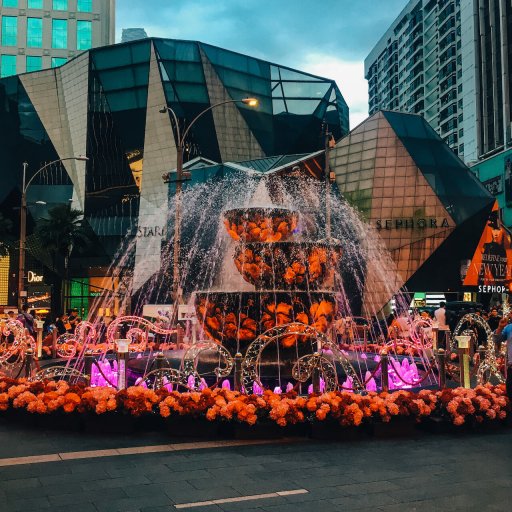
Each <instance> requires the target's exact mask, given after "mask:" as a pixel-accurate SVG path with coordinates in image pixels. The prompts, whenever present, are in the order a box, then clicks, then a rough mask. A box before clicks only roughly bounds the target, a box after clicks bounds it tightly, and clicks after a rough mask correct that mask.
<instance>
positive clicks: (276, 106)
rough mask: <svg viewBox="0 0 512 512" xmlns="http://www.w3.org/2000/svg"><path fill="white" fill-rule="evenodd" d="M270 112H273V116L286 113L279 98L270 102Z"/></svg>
mask: <svg viewBox="0 0 512 512" xmlns="http://www.w3.org/2000/svg"><path fill="white" fill-rule="evenodd" d="M272 110H273V111H274V115H275V114H281V113H283V112H287V110H286V104H285V102H284V101H283V100H282V99H280V98H274V99H273V100H272Z"/></svg>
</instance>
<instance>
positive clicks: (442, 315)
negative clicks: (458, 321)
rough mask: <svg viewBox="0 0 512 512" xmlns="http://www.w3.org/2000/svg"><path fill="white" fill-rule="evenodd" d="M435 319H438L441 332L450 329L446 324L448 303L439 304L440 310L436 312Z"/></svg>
mask: <svg viewBox="0 0 512 512" xmlns="http://www.w3.org/2000/svg"><path fill="white" fill-rule="evenodd" d="M434 318H435V319H436V322H437V325H438V326H439V330H440V331H441V330H443V331H445V330H447V329H448V325H447V324H446V302H440V303H439V308H438V309H436V310H435V311H434Z"/></svg>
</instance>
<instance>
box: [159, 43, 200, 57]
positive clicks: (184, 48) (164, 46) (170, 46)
mask: <svg viewBox="0 0 512 512" xmlns="http://www.w3.org/2000/svg"><path fill="white" fill-rule="evenodd" d="M155 49H156V51H157V55H158V57H159V58H160V59H162V60H179V61H185V62H201V56H200V55H199V47H198V45H197V43H194V42H192V41H174V40H168V39H160V40H156V41H155Z"/></svg>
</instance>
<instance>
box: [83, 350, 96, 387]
mask: <svg viewBox="0 0 512 512" xmlns="http://www.w3.org/2000/svg"><path fill="white" fill-rule="evenodd" d="M93 363H94V355H93V353H92V350H87V352H86V353H85V356H84V375H85V376H86V377H87V378H88V379H89V383H90V382H91V377H92V365H93Z"/></svg>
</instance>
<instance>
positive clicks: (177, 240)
mask: <svg viewBox="0 0 512 512" xmlns="http://www.w3.org/2000/svg"><path fill="white" fill-rule="evenodd" d="M227 103H243V104H245V105H248V106H250V107H257V106H258V104H259V101H258V100H257V99H256V98H244V99H241V100H225V101H220V102H218V103H215V104H213V105H210V106H209V107H208V108H206V109H204V110H203V111H202V112H199V114H197V116H196V117H194V119H192V121H191V122H190V124H189V125H188V126H187V128H186V129H185V131H184V132H183V133H181V129H180V125H179V123H178V116H177V115H176V112H175V111H174V110H173V109H172V108H171V107H169V106H167V105H166V106H164V107H162V108H161V109H160V110H159V112H160V113H161V114H165V113H166V112H169V113H170V114H171V116H172V119H173V121H174V127H175V129H176V139H177V144H176V193H175V200H174V208H175V219H174V247H173V272H172V301H173V323H174V324H176V322H177V319H178V306H179V301H180V251H181V207H182V192H183V182H184V181H185V179H187V177H186V176H184V173H183V153H184V150H185V141H186V139H187V135H188V133H189V131H190V129H191V128H192V126H194V124H195V123H196V121H197V120H198V119H199V118H201V117H202V116H203V115H204V114H206V113H207V112H209V111H210V110H212V109H214V108H216V107H219V106H221V105H225V104H227Z"/></svg>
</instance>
